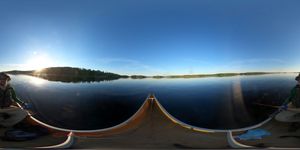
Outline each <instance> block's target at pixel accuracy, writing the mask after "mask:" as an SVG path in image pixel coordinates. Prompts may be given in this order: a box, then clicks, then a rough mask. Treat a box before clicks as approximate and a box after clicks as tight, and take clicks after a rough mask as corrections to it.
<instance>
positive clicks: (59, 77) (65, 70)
mask: <svg viewBox="0 0 300 150" xmlns="http://www.w3.org/2000/svg"><path fill="white" fill-rule="evenodd" d="M6 73H8V74H15V75H18V74H25V75H31V76H36V77H39V78H43V79H46V80H49V81H61V82H73V83H77V82H100V81H111V80H117V79H120V78H129V76H127V75H118V74H115V73H110V72H104V71H99V70H91V69H84V68H73V67H50V68H45V69H42V70H40V71H18V70H13V71H7V72H6Z"/></svg>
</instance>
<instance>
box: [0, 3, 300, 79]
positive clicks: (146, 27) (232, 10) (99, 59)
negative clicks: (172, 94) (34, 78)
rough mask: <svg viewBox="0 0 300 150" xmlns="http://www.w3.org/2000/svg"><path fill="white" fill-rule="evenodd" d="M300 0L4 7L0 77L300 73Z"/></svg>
mask: <svg viewBox="0 0 300 150" xmlns="http://www.w3.org/2000/svg"><path fill="white" fill-rule="evenodd" d="M299 6H300V1H299V0H243V1H241V0H226V1H223V0H182V1H176V0H172V1H168V0H157V1H156V0H120V1H115V0H109V1H104V0H26V1H24V0H1V1H0V52H1V55H0V57H1V59H0V71H7V70H15V69H18V70H32V69H41V68H43V67H56V66H71V67H80V68H87V69H95V70H102V71H107V72H114V73H119V74H127V75H133V74H142V75H171V74H206V73H222V72H252V71H299V70H300V69H299V66H300V59H299V56H300V9H299Z"/></svg>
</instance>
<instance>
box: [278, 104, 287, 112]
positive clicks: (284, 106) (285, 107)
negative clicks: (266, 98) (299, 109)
mask: <svg viewBox="0 0 300 150" xmlns="http://www.w3.org/2000/svg"><path fill="white" fill-rule="evenodd" d="M287 109H288V105H287V104H284V105H282V106H280V108H279V110H281V111H282V110H287Z"/></svg>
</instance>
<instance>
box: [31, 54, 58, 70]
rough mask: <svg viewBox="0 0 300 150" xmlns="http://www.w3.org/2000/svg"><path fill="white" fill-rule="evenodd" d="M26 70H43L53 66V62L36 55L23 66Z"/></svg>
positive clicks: (45, 57)
mask: <svg viewBox="0 0 300 150" xmlns="http://www.w3.org/2000/svg"><path fill="white" fill-rule="evenodd" d="M25 66H26V68H27V69H30V70H36V71H41V70H42V69H43V68H46V67H51V66H53V61H52V60H51V59H50V58H49V57H47V56H40V55H36V56H34V57H32V58H30V59H29V60H28V61H27V63H26V64H25Z"/></svg>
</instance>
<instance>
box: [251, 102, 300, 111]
mask: <svg viewBox="0 0 300 150" xmlns="http://www.w3.org/2000/svg"><path fill="white" fill-rule="evenodd" d="M253 104H255V105H259V106H265V107H272V108H277V109H278V108H281V107H282V106H274V105H269V104H261V103H253ZM286 110H288V111H293V112H299V113H300V109H299V108H289V107H288V108H287V109H286Z"/></svg>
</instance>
